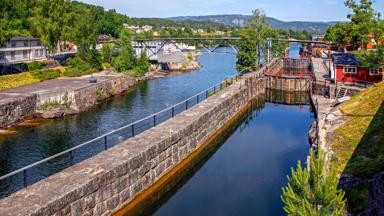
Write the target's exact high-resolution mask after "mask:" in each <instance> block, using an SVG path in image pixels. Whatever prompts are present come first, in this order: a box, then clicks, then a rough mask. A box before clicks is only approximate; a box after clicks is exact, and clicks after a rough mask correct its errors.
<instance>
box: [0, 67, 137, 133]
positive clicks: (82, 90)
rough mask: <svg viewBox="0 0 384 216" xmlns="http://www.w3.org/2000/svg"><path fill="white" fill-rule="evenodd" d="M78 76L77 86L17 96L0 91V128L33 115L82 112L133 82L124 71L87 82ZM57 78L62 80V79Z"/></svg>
mask: <svg viewBox="0 0 384 216" xmlns="http://www.w3.org/2000/svg"><path fill="white" fill-rule="evenodd" d="M78 80H80V81H81V84H79V85H80V86H74V87H71V88H68V89H66V88H58V89H57V88H54V87H53V88H52V89H47V90H45V91H38V90H37V91H36V92H33V91H32V92H30V93H17V96H12V97H10V96H9V95H12V94H15V93H9V92H5V93H1V92H0V97H2V96H3V95H4V96H6V97H8V98H7V99H6V100H1V102H0V128H4V127H7V126H11V125H14V124H17V123H19V122H22V121H24V120H27V119H30V118H33V117H34V116H38V117H43V118H55V117H60V116H63V115H67V114H74V113H79V112H83V111H86V110H88V109H90V108H91V107H93V106H95V105H96V104H97V103H98V102H100V101H102V100H104V99H106V98H109V97H111V96H113V95H116V94H121V93H123V92H125V91H127V90H128V89H129V87H131V86H133V85H134V84H135V81H134V80H133V79H131V78H129V77H128V76H125V75H116V76H111V77H108V78H104V79H103V80H102V81H100V82H97V83H94V84H89V83H88V81H87V79H84V78H78ZM59 81H62V82H65V79H62V80H59ZM47 82H50V81H47ZM55 82H57V80H56V81H55ZM36 85H41V83H38V84H36ZM81 86H85V87H81ZM9 91H11V90H9ZM15 92H17V90H15Z"/></svg>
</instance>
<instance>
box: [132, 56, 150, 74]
mask: <svg viewBox="0 0 384 216" xmlns="http://www.w3.org/2000/svg"><path fill="white" fill-rule="evenodd" d="M146 53H147V52H146V51H145V50H143V52H141V54H140V57H139V58H138V59H137V61H136V66H135V71H136V72H137V73H138V75H140V76H142V75H144V74H145V73H146V72H148V70H149V66H150V64H149V59H148V57H147V54H146Z"/></svg>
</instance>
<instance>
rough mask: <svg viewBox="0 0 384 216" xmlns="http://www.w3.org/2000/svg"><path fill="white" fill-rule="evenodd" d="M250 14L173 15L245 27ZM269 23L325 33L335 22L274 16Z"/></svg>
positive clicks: (290, 28) (183, 19)
mask: <svg viewBox="0 0 384 216" xmlns="http://www.w3.org/2000/svg"><path fill="white" fill-rule="evenodd" d="M249 18H250V16H248V15H240V14H230V15H210V16H181V17H171V18H169V19H170V20H173V21H186V20H189V21H205V22H207V21H210V22H215V23H221V24H225V25H228V26H232V27H245V26H247V24H248V21H249ZM267 19H268V22H269V24H270V25H271V27H272V28H274V29H284V30H293V31H307V32H311V33H325V32H326V31H327V28H328V27H329V26H331V25H334V24H335V22H303V21H292V22H284V21H281V20H278V19H275V18H272V17H267Z"/></svg>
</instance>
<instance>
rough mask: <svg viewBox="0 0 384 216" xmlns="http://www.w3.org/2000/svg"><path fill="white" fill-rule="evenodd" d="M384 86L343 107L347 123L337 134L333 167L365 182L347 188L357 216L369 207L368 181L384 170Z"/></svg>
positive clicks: (334, 144) (373, 89)
mask: <svg viewBox="0 0 384 216" xmlns="http://www.w3.org/2000/svg"><path fill="white" fill-rule="evenodd" d="M383 92H384V83H380V84H378V85H377V86H373V87H370V88H368V89H367V90H365V91H362V92H360V93H359V94H357V95H355V96H354V97H352V99H351V100H349V101H347V102H345V103H344V104H343V105H342V106H341V111H342V112H343V114H345V115H346V116H347V119H346V122H345V123H344V124H343V125H342V126H341V127H340V128H338V129H337V130H336V131H335V134H334V140H333V144H332V149H333V151H334V156H333V157H332V165H333V166H334V167H335V169H336V170H337V172H338V173H343V174H346V175H353V176H355V177H357V178H359V179H360V181H361V182H362V183H361V184H360V185H359V186H357V187H353V188H352V187H351V188H346V189H345V192H346V197H347V199H348V202H349V207H350V209H351V210H352V212H353V213H358V212H361V211H363V210H364V209H365V208H366V205H367V201H368V180H369V179H371V178H372V177H373V176H374V175H375V174H377V173H379V172H381V171H383V170H384V163H383V155H384V133H383V131H384V94H383Z"/></svg>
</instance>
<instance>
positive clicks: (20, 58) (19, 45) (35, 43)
mask: <svg viewBox="0 0 384 216" xmlns="http://www.w3.org/2000/svg"><path fill="white" fill-rule="evenodd" d="M44 60H47V49H46V47H45V46H43V45H42V44H41V41H40V40H39V39H37V38H34V37H13V38H11V39H10V40H9V41H8V42H7V43H6V44H5V46H3V47H0V64H2V65H10V64H19V63H27V62H32V61H44Z"/></svg>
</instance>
